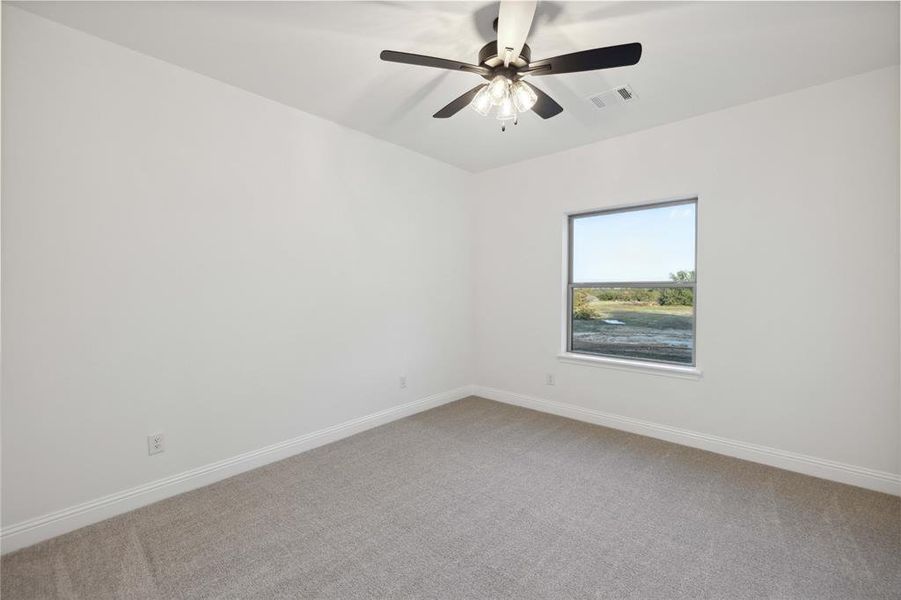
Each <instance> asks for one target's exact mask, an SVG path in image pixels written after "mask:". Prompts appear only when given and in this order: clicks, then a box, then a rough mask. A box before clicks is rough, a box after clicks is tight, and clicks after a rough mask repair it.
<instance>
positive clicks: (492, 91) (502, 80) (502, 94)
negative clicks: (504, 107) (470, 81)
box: [488, 75, 510, 106]
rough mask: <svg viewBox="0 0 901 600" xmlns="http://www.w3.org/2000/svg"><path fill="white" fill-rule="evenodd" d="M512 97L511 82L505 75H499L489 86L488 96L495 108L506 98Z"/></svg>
mask: <svg viewBox="0 0 901 600" xmlns="http://www.w3.org/2000/svg"><path fill="white" fill-rule="evenodd" d="M509 95H510V80H509V79H507V78H506V77H504V76H503V75H498V76H497V77H495V78H494V79H492V80H491V83H489V84H488V96H489V97H490V98H491V101H492V102H493V103H494V104H495V106H497V105H500V103H501V102H503V101H504V98H506V97H507V96H509Z"/></svg>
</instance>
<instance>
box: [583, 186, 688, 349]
mask: <svg viewBox="0 0 901 600" xmlns="http://www.w3.org/2000/svg"><path fill="white" fill-rule="evenodd" d="M696 229H697V200H695V199H691V200H680V201H676V202H666V203H661V204H652V205H645V206H638V207H632V208H625V209H618V210H605V211H597V212H591V213H583V214H577V215H571V216H570V217H569V282H568V286H567V297H568V303H567V304H568V305H567V313H568V314H567V351H568V352H571V353H576V354H589V355H595V356H604V357H612V358H618V359H630V360H636V361H650V362H659V363H669V364H676V365H682V366H694V364H695V291H696V287H695V286H696V281H697V276H696V271H695V268H696V267H695V240H696V238H695V235H696Z"/></svg>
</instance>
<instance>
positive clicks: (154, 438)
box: [147, 433, 166, 456]
mask: <svg viewBox="0 0 901 600" xmlns="http://www.w3.org/2000/svg"><path fill="white" fill-rule="evenodd" d="M163 442H164V439H163V434H162V433H154V434H153V435H148V436H147V454H149V455H151V456H153V455H154V454H159V453H160V452H162V451H164V450H165V449H166V448H165V446H164V444H163Z"/></svg>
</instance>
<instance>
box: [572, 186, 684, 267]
mask: <svg viewBox="0 0 901 600" xmlns="http://www.w3.org/2000/svg"><path fill="white" fill-rule="evenodd" d="M572 240H573V248H572V252H573V256H572V261H573V263H572V266H573V273H572V275H573V282H574V283H580V282H589V283H590V282H611V283H616V282H627V281H633V282H634V281H637V282H643V281H670V279H672V276H673V275H674V274H676V273H678V272H679V271H683V272H686V273H693V272H694V270H695V203H694V202H691V203H687V204H674V205H668V206H659V207H655V208H646V209H640V210H628V211H624V212H613V213H605V214H600V215H592V216H585V217H574V218H573V230H572Z"/></svg>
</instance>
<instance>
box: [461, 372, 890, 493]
mask: <svg viewBox="0 0 901 600" xmlns="http://www.w3.org/2000/svg"><path fill="white" fill-rule="evenodd" d="M472 393H473V394H474V395H476V396H481V397H482V398H487V399H489V400H495V401H497V402H504V403H506V404H515V405H516V406H522V407H524V408H531V409H533V410H537V411H540V412H545V413H550V414H553V415H558V416H561V417H567V418H570V419H575V420H577V421H585V422H587V423H594V424H595V425H603V426H604V427H611V428H613V429H620V430H623V431H629V432H632V433H637V434H640V435H646V436H648V437H653V438H657V439H661V440H666V441H668V442H674V443H676V444H681V445H683V446H691V447H692V448H700V449H702V450H708V451H710V452H716V453H717V454H725V455H726V456H733V457H735V458H741V459H744V460H749V461H752V462H756V463H761V464H764V465H770V466H772V467H777V468H780V469H785V470H786V471H794V472H796V473H803V474H804V475H811V476H813V477H819V478H821V479H829V480H831V481H837V482H839V483H847V484H849V485H856V486H858V487H862V488H866V489H870V490H875V491H877V492H884V493H887V494H893V495H895V496H901V475H897V474H895V473H888V472H885V471H877V470H875V469H868V468H866V467H857V466H854V465H848V464H844V463H840V462H835V461H831V460H824V459H822V458H816V457H813V456H806V455H803V454H796V453H794V452H786V451H785V450H777V449H776V448H767V447H766V446H758V445H757V444H748V443H746V442H739V441H736V440H730V439H726V438H721V437H717V436H713V435H707V434H704V433H698V432H696V431H689V430H687V429H678V428H676V427H669V426H667V425H659V424H657V423H651V422H650V421H642V420H640V419H633V418H631V417H623V416H620V415H613V414H610V413H605V412H601V411H599V410H593V409H590V408H583V407H581V406H576V405H574V404H566V403H563V402H555V401H552V400H544V399H541V398H535V397H533V396H526V395H524V394H517V393H515V392H508V391H506V390H499V389H495V388H491V387H485V386H478V385H477V386H473V390H472Z"/></svg>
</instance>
